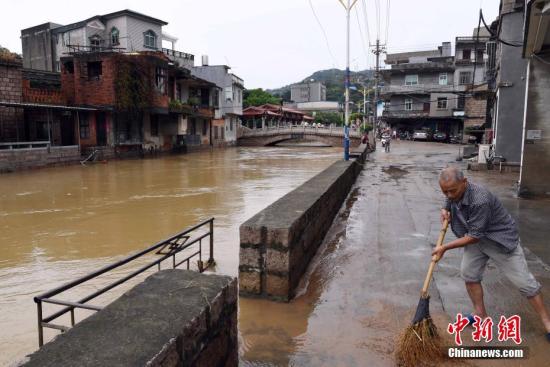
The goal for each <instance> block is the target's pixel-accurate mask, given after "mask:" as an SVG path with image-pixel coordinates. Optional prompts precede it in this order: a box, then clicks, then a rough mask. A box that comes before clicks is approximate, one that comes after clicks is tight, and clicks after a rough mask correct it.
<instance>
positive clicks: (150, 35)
mask: <svg viewBox="0 0 550 367" xmlns="http://www.w3.org/2000/svg"><path fill="white" fill-rule="evenodd" d="M143 46H145V47H147V48H157V35H156V34H155V32H153V31H152V30H148V31H147V32H145V33H143Z"/></svg>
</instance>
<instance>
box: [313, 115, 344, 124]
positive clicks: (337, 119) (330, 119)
mask: <svg viewBox="0 0 550 367" xmlns="http://www.w3.org/2000/svg"><path fill="white" fill-rule="evenodd" d="M315 122H316V123H321V124H324V125H330V124H334V125H343V124H344V119H343V118H342V114H340V113H337V112H317V113H316V114H315Z"/></svg>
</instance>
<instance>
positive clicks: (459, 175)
mask: <svg viewBox="0 0 550 367" xmlns="http://www.w3.org/2000/svg"><path fill="white" fill-rule="evenodd" d="M463 180H464V172H462V170H461V169H459V168H457V167H447V168H445V169H444V170H443V171H441V173H440V174H439V181H440V182H441V181H443V182H449V183H451V182H461V181H463Z"/></svg>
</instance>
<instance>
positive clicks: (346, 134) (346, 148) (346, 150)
mask: <svg viewBox="0 0 550 367" xmlns="http://www.w3.org/2000/svg"><path fill="white" fill-rule="evenodd" d="M338 1H340V4H342V6H343V7H344V9H346V81H345V88H346V92H345V99H346V102H345V106H344V160H345V161H349V85H350V72H349V18H350V17H349V15H350V12H351V9H352V8H353V6H354V5H355V3H356V2H357V0H353V2H352V1H351V0H347V4H346V3H344V0H338Z"/></svg>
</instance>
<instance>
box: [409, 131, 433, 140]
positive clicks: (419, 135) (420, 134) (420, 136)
mask: <svg viewBox="0 0 550 367" xmlns="http://www.w3.org/2000/svg"><path fill="white" fill-rule="evenodd" d="M429 138H430V137H429V134H428V132H427V131H424V130H416V131H415V132H414V134H413V138H412V140H413V141H415V140H424V141H428V140H429Z"/></svg>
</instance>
